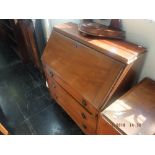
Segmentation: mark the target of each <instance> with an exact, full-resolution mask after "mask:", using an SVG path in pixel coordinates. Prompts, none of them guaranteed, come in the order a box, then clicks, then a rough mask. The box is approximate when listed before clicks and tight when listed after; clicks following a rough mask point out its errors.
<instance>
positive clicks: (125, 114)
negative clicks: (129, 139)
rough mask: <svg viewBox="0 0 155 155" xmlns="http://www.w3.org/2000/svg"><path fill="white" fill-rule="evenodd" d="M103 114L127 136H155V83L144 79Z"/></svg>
mask: <svg viewBox="0 0 155 155" xmlns="http://www.w3.org/2000/svg"><path fill="white" fill-rule="evenodd" d="M102 114H103V115H104V116H106V117H107V118H108V119H109V120H110V121H111V122H113V123H114V124H116V123H117V124H118V123H119V124H123V123H124V124H125V127H122V126H121V127H119V129H120V130H121V131H122V132H124V133H126V134H134V135H135V134H155V123H154V122H155V81H153V80H150V79H147V78H146V79H144V80H143V81H142V82H141V83H140V84H138V85H137V86H135V87H134V88H132V89H130V90H129V91H128V92H127V93H126V94H124V95H123V96H122V97H121V98H119V99H118V100H116V101H115V102H114V103H112V104H111V105H110V106H109V107H107V108H106V109H105V110H104V111H103V112H102Z"/></svg>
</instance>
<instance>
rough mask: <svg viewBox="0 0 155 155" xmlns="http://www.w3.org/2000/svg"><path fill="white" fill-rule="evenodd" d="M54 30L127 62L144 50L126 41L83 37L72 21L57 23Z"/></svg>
mask: <svg viewBox="0 0 155 155" xmlns="http://www.w3.org/2000/svg"><path fill="white" fill-rule="evenodd" d="M54 30H55V31H57V32H60V33H62V34H64V35H66V36H68V37H70V38H72V39H75V40H77V41H79V42H81V43H83V44H85V45H87V46H90V47H92V48H94V49H96V50H98V51H100V52H102V53H104V54H106V55H108V56H110V57H112V58H115V59H117V60H119V61H122V62H124V63H127V64H128V63H130V62H133V61H134V60H135V59H137V56H138V55H140V54H142V53H144V52H145V51H146V49H145V48H143V47H140V46H138V45H135V44H133V43H129V42H126V41H119V40H110V39H109V40H108V39H99V38H93V37H90V38H89V37H83V36H82V35H80V34H79V32H78V26H77V24H74V23H65V24H60V25H57V26H55V27H54Z"/></svg>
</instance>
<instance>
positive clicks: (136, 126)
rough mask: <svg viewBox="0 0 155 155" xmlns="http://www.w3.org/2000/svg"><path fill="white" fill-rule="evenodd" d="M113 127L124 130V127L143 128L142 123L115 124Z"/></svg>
mask: <svg viewBox="0 0 155 155" xmlns="http://www.w3.org/2000/svg"><path fill="white" fill-rule="evenodd" d="M112 126H113V127H118V128H123V127H131V128H141V127H142V124H141V123H113V124H112Z"/></svg>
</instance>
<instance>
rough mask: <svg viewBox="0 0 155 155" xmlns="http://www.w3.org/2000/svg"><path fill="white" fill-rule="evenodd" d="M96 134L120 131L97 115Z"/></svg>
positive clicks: (112, 133) (109, 133)
mask: <svg viewBox="0 0 155 155" xmlns="http://www.w3.org/2000/svg"><path fill="white" fill-rule="evenodd" d="M97 134H98V135H120V133H119V132H118V131H117V130H116V129H115V128H114V127H113V126H112V125H111V124H109V122H107V121H106V119H105V118H104V117H103V116H102V114H100V115H99V119H98V125H97Z"/></svg>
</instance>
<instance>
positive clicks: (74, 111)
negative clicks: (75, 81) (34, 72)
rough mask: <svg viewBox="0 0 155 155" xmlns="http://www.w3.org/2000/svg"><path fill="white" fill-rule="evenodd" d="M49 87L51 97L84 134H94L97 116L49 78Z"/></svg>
mask: <svg viewBox="0 0 155 155" xmlns="http://www.w3.org/2000/svg"><path fill="white" fill-rule="evenodd" d="M49 89H50V92H51V94H52V95H53V98H54V99H55V100H56V101H57V103H58V104H59V105H60V106H61V107H62V108H63V109H64V110H65V111H66V112H67V113H68V115H69V116H70V117H71V118H72V119H73V120H74V121H75V122H76V124H77V125H78V126H79V127H80V128H81V130H82V131H83V132H84V133H86V134H96V133H95V132H96V124H97V118H96V117H94V116H93V115H91V114H90V113H88V112H87V111H86V110H85V109H84V108H83V107H82V106H81V105H80V104H79V103H78V102H77V101H76V100H75V99H74V98H73V97H72V96H71V95H69V94H68V93H67V92H66V91H65V90H64V89H63V88H62V87H61V86H59V84H57V82H55V80H54V79H51V80H50V85H49Z"/></svg>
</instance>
